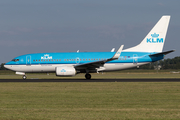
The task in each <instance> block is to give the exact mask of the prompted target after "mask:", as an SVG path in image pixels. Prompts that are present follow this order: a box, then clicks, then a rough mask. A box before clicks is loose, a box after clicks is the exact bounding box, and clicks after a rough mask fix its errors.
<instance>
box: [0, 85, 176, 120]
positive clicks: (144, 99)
mask: <svg viewBox="0 0 180 120" xmlns="http://www.w3.org/2000/svg"><path fill="white" fill-rule="evenodd" d="M179 118H180V83H179V82H178V83H175V82H172V83H171V82H165V83H164V82H162V83H160V82H158V83H152V82H151V83H148V82H140V83H138V82H136V83H133V82H130V83H127V82H126V83H123V82H121V83H118V82H114V83H0V119H1V120H44V119H47V120H48V119H52V120H56V119H57V120H59V119H60V120H67V119H69V120H72V119H73V120H117V119H121V120H123V119H133V120H134V119H138V120H139V119H154V120H158V119H159V120H164V119H167V120H168V119H169V120H170V119H171V120H172V119H179Z"/></svg>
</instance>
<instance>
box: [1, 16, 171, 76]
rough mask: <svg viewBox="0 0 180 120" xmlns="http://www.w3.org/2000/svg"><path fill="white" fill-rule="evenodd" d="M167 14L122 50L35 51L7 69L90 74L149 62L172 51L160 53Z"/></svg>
mask: <svg viewBox="0 0 180 120" xmlns="http://www.w3.org/2000/svg"><path fill="white" fill-rule="evenodd" d="M169 20H170V16H162V17H161V19H160V20H159V21H158V23H157V24H156V25H155V26H154V27H153V28H152V30H151V31H150V32H149V33H148V34H147V36H146V37H145V38H144V39H143V40H142V42H141V43H140V44H139V45H137V46H135V47H132V48H128V49H125V50H123V46H124V45H121V46H120V48H119V49H118V50H117V52H114V50H112V51H111V52H79V51H78V52H74V53H34V54H26V55H22V56H18V57H16V58H14V59H13V60H12V61H10V62H8V63H6V64H5V66H4V67H6V68H7V69H10V70H13V71H16V74H19V75H23V79H26V75H25V73H28V72H55V73H56V76H75V75H76V74H78V73H85V78H86V79H91V75H90V73H95V72H103V71H116V70H123V69H128V68H132V67H136V66H140V65H144V64H148V63H150V62H155V61H158V60H161V59H163V58H164V56H165V55H166V54H168V53H170V52H173V51H174V50H170V51H166V52H162V50H163V46H164V42H165V38H166V32H167V29H168V25H169Z"/></svg>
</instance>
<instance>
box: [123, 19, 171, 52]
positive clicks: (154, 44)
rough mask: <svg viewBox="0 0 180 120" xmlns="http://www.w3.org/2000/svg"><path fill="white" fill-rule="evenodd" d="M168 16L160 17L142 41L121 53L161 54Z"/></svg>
mask: <svg viewBox="0 0 180 120" xmlns="http://www.w3.org/2000/svg"><path fill="white" fill-rule="evenodd" d="M169 20H170V16H162V17H161V19H160V20H159V21H158V22H157V23H156V25H155V26H154V27H153V28H152V30H151V31H150V32H149V33H148V35H147V36H146V37H145V38H144V39H143V41H142V42H141V43H140V44H139V45H137V46H135V47H132V48H129V49H125V50H123V51H128V52H162V50H163V46H164V42H165V38H166V33H167V29H168V25H169Z"/></svg>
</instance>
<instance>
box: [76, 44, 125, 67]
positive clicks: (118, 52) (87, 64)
mask: <svg viewBox="0 0 180 120" xmlns="http://www.w3.org/2000/svg"><path fill="white" fill-rule="evenodd" d="M123 47H124V45H121V47H120V48H119V49H118V51H117V52H116V53H115V54H114V56H113V57H112V58H109V59H106V60H100V61H95V62H90V63H84V64H78V65H75V66H74V68H75V69H77V70H78V69H79V70H80V69H86V70H88V69H95V68H99V67H100V66H103V65H104V64H105V63H106V62H109V61H112V60H116V59H118V58H119V56H120V55H121V52H122V49H123Z"/></svg>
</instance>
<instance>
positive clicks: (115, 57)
mask: <svg viewBox="0 0 180 120" xmlns="http://www.w3.org/2000/svg"><path fill="white" fill-rule="evenodd" d="M123 47H124V45H121V47H120V48H119V49H118V51H117V52H116V54H115V55H114V56H113V57H112V59H118V58H119V56H120V55H121V52H122V49H123Z"/></svg>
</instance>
